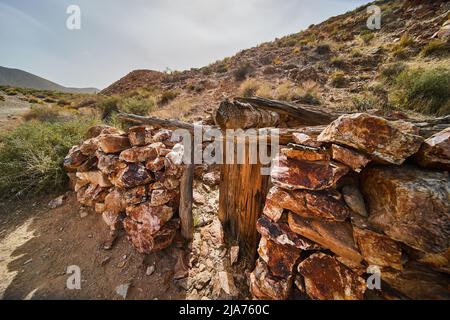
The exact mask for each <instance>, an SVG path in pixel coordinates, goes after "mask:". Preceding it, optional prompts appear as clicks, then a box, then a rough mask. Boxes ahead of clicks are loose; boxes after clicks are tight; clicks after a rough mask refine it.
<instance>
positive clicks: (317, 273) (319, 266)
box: [298, 253, 366, 300]
mask: <svg viewBox="0 0 450 320" xmlns="http://www.w3.org/2000/svg"><path fill="white" fill-rule="evenodd" d="M298 272H299V273H300V274H301V275H302V276H303V277H304V281H305V290H306V293H307V294H308V296H309V297H311V298H312V299H315V300H362V299H364V292H365V290H366V282H365V281H364V279H363V278H361V277H359V276H358V274H356V273H354V272H353V271H351V270H350V269H348V268H347V267H345V266H344V265H343V264H341V263H340V262H338V261H337V260H336V259H335V258H334V257H331V256H329V255H326V254H324V253H314V254H312V255H311V256H309V257H308V258H307V259H305V260H304V261H302V262H301V263H300V264H299V266H298Z"/></svg>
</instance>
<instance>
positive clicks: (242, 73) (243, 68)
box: [233, 62, 253, 81]
mask: <svg viewBox="0 0 450 320" xmlns="http://www.w3.org/2000/svg"><path fill="white" fill-rule="evenodd" d="M252 70H253V68H252V66H251V65H250V63H248V62H247V63H244V64H241V65H240V66H239V67H238V68H237V69H236V70H235V71H234V73H233V75H234V79H235V80H236V81H243V80H245V79H246V78H247V76H248V75H249V74H250V73H251V72H252Z"/></svg>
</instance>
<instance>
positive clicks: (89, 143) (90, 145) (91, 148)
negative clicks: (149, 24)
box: [80, 138, 98, 156]
mask: <svg viewBox="0 0 450 320" xmlns="http://www.w3.org/2000/svg"><path fill="white" fill-rule="evenodd" d="M97 148H98V140H97V138H92V139H88V140H86V141H84V142H83V143H82V144H81V145H80V151H81V153H82V154H84V155H86V156H93V155H95V152H96V151H97Z"/></svg>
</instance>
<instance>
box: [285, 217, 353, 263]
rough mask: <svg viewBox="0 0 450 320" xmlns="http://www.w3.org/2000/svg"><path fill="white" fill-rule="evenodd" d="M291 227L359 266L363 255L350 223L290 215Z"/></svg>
mask: <svg viewBox="0 0 450 320" xmlns="http://www.w3.org/2000/svg"><path fill="white" fill-rule="evenodd" d="M288 222H289V227H290V228H291V229H292V231H294V232H295V233H298V234H300V235H302V236H304V237H305V238H308V239H310V240H312V241H314V242H317V243H318V244H320V245H322V246H324V247H325V248H328V249H330V250H331V251H333V252H334V253H336V254H337V255H340V256H341V257H343V258H346V259H347V260H350V261H353V262H354V263H357V264H359V263H360V262H361V260H362V257H361V254H360V253H359V251H358V248H357V246H356V244H355V242H354V240H353V230H352V226H351V224H350V223H347V222H337V221H325V220H316V219H308V218H302V217H300V216H298V215H296V214H295V213H289V216H288Z"/></svg>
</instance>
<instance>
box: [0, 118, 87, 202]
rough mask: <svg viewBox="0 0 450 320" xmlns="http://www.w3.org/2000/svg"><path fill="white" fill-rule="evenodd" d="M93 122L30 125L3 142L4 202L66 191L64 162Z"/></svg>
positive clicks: (0, 188)
mask: <svg viewBox="0 0 450 320" xmlns="http://www.w3.org/2000/svg"><path fill="white" fill-rule="evenodd" d="M93 124H94V121H93V120H88V119H77V120H71V121H67V122H55V123H51V122H40V121H36V120H34V121H30V122H27V123H25V124H23V125H21V126H20V127H18V128H16V129H15V130H14V131H12V132H10V133H8V134H6V135H5V136H3V137H2V138H1V141H2V144H1V145H0V198H7V197H10V196H19V197H20V196H27V197H28V196H30V195H34V194H37V193H41V192H45V193H48V192H52V191H57V190H61V189H63V188H64V187H65V186H66V184H67V176H66V174H65V172H64V168H63V161H64V157H65V156H66V155H67V153H68V151H69V149H70V148H71V147H72V146H73V145H75V144H78V143H80V142H81V141H82V140H83V138H84V135H85V133H86V131H87V129H88V128H89V127H90V126H92V125H93Z"/></svg>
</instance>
